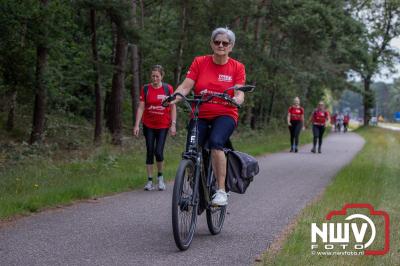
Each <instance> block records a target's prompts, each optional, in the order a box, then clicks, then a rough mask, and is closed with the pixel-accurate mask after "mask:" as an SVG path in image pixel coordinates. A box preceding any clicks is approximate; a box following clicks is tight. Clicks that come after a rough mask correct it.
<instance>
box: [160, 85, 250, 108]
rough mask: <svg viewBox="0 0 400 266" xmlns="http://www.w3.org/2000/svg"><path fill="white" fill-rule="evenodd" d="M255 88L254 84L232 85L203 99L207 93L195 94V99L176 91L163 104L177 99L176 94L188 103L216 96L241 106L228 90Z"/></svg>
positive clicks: (199, 101)
mask: <svg viewBox="0 0 400 266" xmlns="http://www.w3.org/2000/svg"><path fill="white" fill-rule="evenodd" d="M254 88H255V86H252V85H245V86H243V87H235V86H234V87H230V88H228V89H226V90H225V91H224V92H223V93H213V94H210V95H208V97H207V98H206V99H203V97H204V96H205V95H207V94H203V95H195V98H194V99H189V98H187V97H186V96H184V95H183V94H181V93H180V92H176V93H174V94H172V95H170V96H168V97H167V98H165V99H164V100H163V101H162V106H164V107H167V106H168V103H170V102H172V101H173V100H175V99H176V96H180V97H181V98H182V99H183V100H184V101H185V102H187V103H206V102H209V101H211V100H212V99H213V98H214V97H217V98H220V99H223V100H225V101H227V102H229V103H230V104H232V105H233V106H235V107H237V108H240V105H239V104H238V103H236V102H235V101H234V100H233V99H232V97H231V96H230V95H229V94H227V93H226V92H227V91H229V90H240V91H243V92H252V91H253V90H254ZM196 96H200V97H199V98H197V99H196Z"/></svg>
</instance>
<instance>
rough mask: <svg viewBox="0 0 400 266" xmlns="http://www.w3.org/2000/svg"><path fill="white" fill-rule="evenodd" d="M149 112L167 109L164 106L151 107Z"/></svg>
mask: <svg viewBox="0 0 400 266" xmlns="http://www.w3.org/2000/svg"><path fill="white" fill-rule="evenodd" d="M148 110H155V111H163V110H165V107H164V106H156V105H150V106H149V108H148Z"/></svg>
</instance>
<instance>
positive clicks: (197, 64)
mask: <svg viewBox="0 0 400 266" xmlns="http://www.w3.org/2000/svg"><path fill="white" fill-rule="evenodd" d="M234 45H235V34H234V33H233V32H232V31H231V30H229V29H227V28H217V29H215V30H214V31H213V32H212V33H211V41H210V46H211V49H212V51H213V53H212V54H211V55H204V56H198V57H196V58H195V59H194V60H193V62H192V65H191V66H190V68H189V71H188V72H187V75H186V78H185V80H184V81H183V82H182V84H181V85H179V86H178V88H177V89H176V92H179V93H181V94H183V95H188V94H189V93H190V91H191V90H192V88H193V87H194V94H195V95H199V94H204V93H207V94H212V93H222V92H224V90H226V89H228V88H230V87H232V86H238V87H240V86H243V85H244V84H245V81H246V73H245V68H244V65H243V64H242V63H240V62H239V61H236V60H235V59H233V58H231V57H229V53H230V52H231V51H232V48H233V46H234ZM228 93H229V94H230V96H231V97H233V100H234V101H235V102H236V103H237V104H239V105H240V104H242V103H243V102H244V93H243V92H241V91H238V90H235V91H233V90H231V91H229V92H228ZM179 100H181V99H180V97H179V96H177V98H176V100H174V101H173V102H172V103H176V102H178V101H179ZM238 117H239V114H238V109H237V107H235V106H233V105H230V104H227V103H226V102H225V101H224V100H222V99H218V98H215V99H214V100H212V101H210V102H207V103H204V104H202V105H201V106H200V110H199V118H200V119H199V124H198V127H199V128H198V130H199V144H200V145H204V143H205V141H206V139H207V138H208V143H209V145H210V149H211V160H212V167H213V171H214V173H215V175H216V178H217V183H218V190H217V191H216V193H215V194H214V195H213V200H212V203H213V204H214V205H220V206H223V205H227V204H228V197H227V193H226V191H225V178H226V157H225V153H224V151H223V148H224V146H225V144H226V143H227V141H228V140H229V137H230V136H231V135H232V133H233V131H234V130H235V128H236V126H237V121H238ZM190 125H192V123H191V124H190Z"/></svg>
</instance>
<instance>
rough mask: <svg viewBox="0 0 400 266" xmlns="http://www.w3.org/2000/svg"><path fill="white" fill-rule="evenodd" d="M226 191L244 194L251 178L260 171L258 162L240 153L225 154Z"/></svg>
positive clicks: (230, 152)
mask: <svg viewBox="0 0 400 266" xmlns="http://www.w3.org/2000/svg"><path fill="white" fill-rule="evenodd" d="M226 170H227V171H226V189H227V191H232V192H235V193H239V194H244V193H245V192H246V189H247V187H248V186H249V185H250V182H252V181H253V177H254V176H256V175H257V174H258V172H259V171H260V169H259V167H258V161H257V160H256V158H254V157H253V156H250V155H248V154H246V153H243V152H240V151H229V152H228V153H227V169H226Z"/></svg>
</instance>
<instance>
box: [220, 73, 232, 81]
mask: <svg viewBox="0 0 400 266" xmlns="http://www.w3.org/2000/svg"><path fill="white" fill-rule="evenodd" d="M218 81H223V82H232V76H228V75H222V74H219V75H218Z"/></svg>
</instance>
